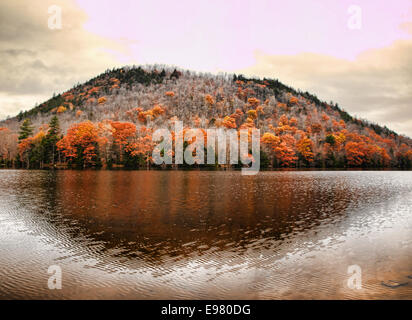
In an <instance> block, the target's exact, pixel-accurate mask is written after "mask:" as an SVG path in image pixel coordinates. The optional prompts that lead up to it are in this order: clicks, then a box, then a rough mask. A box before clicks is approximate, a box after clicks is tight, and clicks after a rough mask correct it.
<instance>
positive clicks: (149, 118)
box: [0, 66, 412, 168]
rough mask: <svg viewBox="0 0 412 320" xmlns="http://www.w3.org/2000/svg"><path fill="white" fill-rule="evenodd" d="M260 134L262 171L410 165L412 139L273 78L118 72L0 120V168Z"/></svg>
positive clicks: (71, 162) (68, 162)
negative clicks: (221, 134)
mask: <svg viewBox="0 0 412 320" xmlns="http://www.w3.org/2000/svg"><path fill="white" fill-rule="evenodd" d="M176 120H182V121H183V123H184V125H185V126H186V127H191V128H214V127H216V128H217V127H224V128H233V129H241V128H254V127H256V128H259V129H260V132H261V146H262V148H261V149H262V152H261V159H262V165H263V166H266V167H400V168H405V167H410V166H411V163H412V140H411V139H409V138H407V137H404V136H400V135H397V134H396V133H395V132H393V131H391V130H389V129H388V128H386V127H381V126H379V125H377V124H374V123H369V122H367V121H365V120H361V119H357V118H354V117H352V116H351V115H349V114H348V113H347V112H345V111H344V110H342V109H341V108H339V106H338V105H337V104H334V103H326V102H323V101H320V100H319V99H318V98H317V97H316V96H315V95H313V94H310V93H308V92H301V91H297V90H295V89H293V88H290V87H288V86H286V85H284V84H282V83H281V82H279V81H278V80H273V79H248V78H245V77H243V76H237V75H226V74H225V75H211V74H200V73H195V72H190V71H185V70H176V69H173V68H167V67H163V66H150V67H144V68H142V67H124V68H120V69H113V70H108V71H106V72H105V73H103V74H101V75H99V76H97V77H95V78H93V79H91V80H89V81H87V82H86V83H84V84H80V85H77V86H75V87H73V88H72V89H70V90H68V91H66V92H64V93H62V94H59V95H55V96H53V97H52V98H51V99H49V100H48V101H46V102H44V103H42V104H40V105H38V106H36V107H35V108H33V109H31V110H29V111H26V112H21V113H20V114H19V115H18V116H16V117H14V118H11V119H8V120H5V121H2V122H0V165H1V166H3V167H4V166H14V167H19V166H20V167H30V168H32V167H33V168H37V167H47V166H51V165H53V166H58V165H60V166H62V167H65V166H82V167H88V166H99V167H100V166H109V167H111V166H113V165H117V166H126V167H139V166H145V167H147V166H150V165H151V157H150V155H151V150H152V148H153V142H152V141H151V134H152V132H153V130H154V129H156V128H158V127H165V126H167V127H169V128H171V129H173V125H172V124H173V122H174V121H176Z"/></svg>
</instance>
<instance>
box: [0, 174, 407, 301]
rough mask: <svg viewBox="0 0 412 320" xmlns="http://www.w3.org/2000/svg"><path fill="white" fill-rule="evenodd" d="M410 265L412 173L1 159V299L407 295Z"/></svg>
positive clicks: (265, 297) (280, 297)
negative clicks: (6, 162) (53, 275)
mask: <svg viewBox="0 0 412 320" xmlns="http://www.w3.org/2000/svg"><path fill="white" fill-rule="evenodd" d="M51 265H58V266H60V267H61V269H62V273H63V282H62V289H61V290H49V289H48V286H47V281H48V278H49V277H50V274H48V273H47V270H48V268H49V266H51ZM350 265H359V266H360V267H361V270H362V289H360V290H356V289H350V288H348V285H347V280H348V278H349V276H350V275H348V267H349V266H350ZM408 276H412V172H410V171H407V172H400V171H375V172H373V171H323V172H315V171H306V172H303V171H301V172H261V173H259V174H258V175H257V176H242V175H241V174H240V172H238V171H235V172H216V171H212V172H205V171H57V172H51V171H13V170H2V171H0V298H40V299H42V298H53V299H62V298H65V299H72V298H80V299H83V298H92V299H94V298H114V299H118V298H119V299H122V298H137V299H185V298H192V299H193V298H194V299H215V298H216V299H220V298H225V299H238V298H239V299H244V298H245V299H283V298H285V299H301V298H304V299H308V298H315V299H352V298H355V299H356V298H377V299H392V298H400V299H412V279H409V278H408ZM389 280H393V281H397V282H399V283H407V284H405V285H404V286H401V287H398V288H388V287H385V286H383V285H382V284H381V282H382V281H384V282H387V281H389Z"/></svg>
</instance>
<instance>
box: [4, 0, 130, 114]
mask: <svg viewBox="0 0 412 320" xmlns="http://www.w3.org/2000/svg"><path fill="white" fill-rule="evenodd" d="M51 5H58V6H60V7H61V9H62V29H60V30H58V29H56V30H51V29H49V28H48V19H49V17H50V14H49V13H48V8H49V6H51ZM87 19H88V17H87V15H86V14H85V13H84V12H83V11H82V10H81V9H79V8H78V7H77V5H76V4H75V3H74V2H73V1H71V0H69V1H63V0H50V1H49V0H46V1H41V2H40V1H39V2H36V3H34V2H33V1H30V0H19V1H1V2H0V48H1V49H0V83H1V84H2V85H1V86H0V118H4V117H5V116H6V115H10V114H11V115H13V114H17V113H18V111H19V110H24V109H30V108H32V107H33V106H34V104H35V103H36V102H39V103H40V102H43V101H44V100H46V99H48V98H50V97H51V96H52V95H53V93H55V92H56V93H57V92H62V91H64V90H67V89H69V88H71V87H72V86H73V85H74V84H76V83H78V82H83V81H85V80H88V79H89V78H91V77H94V76H96V75H97V74H99V73H101V72H103V71H104V70H106V69H107V68H111V67H114V66H119V63H118V60H117V59H116V58H115V57H114V55H113V54H111V53H109V52H108V50H111V52H113V53H116V54H123V55H127V54H128V51H127V50H126V49H125V48H126V47H125V46H124V45H123V44H121V43H119V42H116V41H113V40H110V41H109V40H107V39H105V38H103V37H100V36H97V35H94V34H92V33H90V32H87V31H86V30H85V29H84V28H83V25H84V24H85V22H86V21H87Z"/></svg>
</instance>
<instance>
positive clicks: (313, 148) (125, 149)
mask: <svg viewBox="0 0 412 320" xmlns="http://www.w3.org/2000/svg"><path fill="white" fill-rule="evenodd" d="M251 103H256V101H251ZM256 109H257V110H255V109H251V110H249V111H248V112H247V114H246V120H245V121H244V122H243V124H242V125H240V126H239V127H237V125H236V121H237V120H238V118H241V117H243V116H244V115H243V114H242V112H241V111H240V110H238V112H237V113H236V114H234V115H231V116H227V117H225V118H224V119H223V121H222V122H221V123H214V126H215V127H217V128H219V127H220V128H226V129H246V130H250V131H251V130H252V129H254V128H256V127H255V121H256V120H257V118H258V116H259V113H260V112H262V111H261V109H259V108H256ZM153 110H154V111H153ZM153 110H150V112H144V111H140V116H138V118H139V119H140V121H141V122H142V123H141V124H140V126H136V125H135V124H134V123H132V122H119V121H110V120H106V121H102V122H99V123H92V122H90V121H86V122H81V123H77V124H74V125H72V126H71V127H70V129H69V130H68V131H67V133H66V135H63V134H62V133H61V130H60V124H59V119H58V117H57V116H54V117H53V118H52V119H51V121H50V123H49V124H48V125H46V126H42V127H41V128H40V129H39V130H38V132H37V133H35V134H34V129H33V127H32V125H31V122H30V120H29V119H26V120H24V121H23V122H22V124H21V127H20V131H19V135H18V154H17V156H16V158H15V159H5V158H4V157H1V158H0V164H1V165H2V166H3V167H15V168H26V169H43V168H91V167H94V168H109V169H110V168H115V167H125V168H134V169H137V168H151V167H156V166H155V165H154V164H153V161H152V152H153V149H154V147H155V143H154V142H153V140H152V134H153V130H154V128H151V127H150V126H146V124H147V121H150V119H152V120H153V119H154V118H155V117H163V116H164V113H165V111H164V110H163V109H161V108H160V107H155V108H153ZM323 121H324V122H327V121H329V119H328V117H327V116H326V115H323ZM296 125H297V120H296V119H294V118H290V119H289V118H287V117H286V116H285V115H282V116H281V117H280V121H279V123H278V125H277V126H276V127H275V126H271V127H270V130H269V131H267V132H264V133H263V135H262V136H261V151H260V164H261V168H310V167H312V168H345V167H346V168H348V167H349V168H355V167H357V168H388V167H398V168H411V167H412V149H411V148H410V147H408V146H407V145H406V144H402V145H401V146H400V147H399V148H398V147H397V146H396V145H395V144H394V142H393V140H390V139H382V138H381V137H380V136H378V135H377V134H376V133H374V132H373V131H372V130H370V132H369V134H370V135H371V136H372V137H373V138H374V139H376V140H373V139H372V138H371V137H370V136H364V135H359V134H357V133H353V132H349V131H348V130H346V128H345V127H346V126H345V123H344V122H343V120H342V121H341V122H339V123H334V127H335V128H334V130H332V132H327V133H326V134H325V132H323V131H324V125H322V124H317V123H315V124H311V125H310V126H308V128H307V130H306V131H303V130H301V129H299V128H298V127H297V126H296ZM188 129H189V128H185V129H184V130H183V135H184V134H185V132H186V130H188ZM204 132H205V131H204ZM172 135H173V137H174V139H173V144H174V143H175V137H176V136H177V133H175V132H173V131H172ZM322 135H323V136H324V137H325V139H324V140H323V141H321V142H319V139H317V136H322ZM205 136H206V135H205ZM314 141H317V143H315V142H314ZM190 143H191V142H190V141H189V142H187V141H185V143H184V148H186V147H187V146H188V145H189V144H190ZM205 145H206V142H205ZM380 145H383V146H380ZM385 145H386V147H385ZM388 149H389V151H388ZM173 150H174V148H173ZM227 150H229V145H228V146H227ZM194 152H195V153H196V150H195V151H194ZM207 152H208V151H207V149H206V148H205V149H204V154H205V159H206V158H207ZM173 158H174V154H173ZM173 162H174V161H173ZM205 162H206V161H205ZM199 166H208V167H219V166H220V167H231V166H230V165H218V164H217V160H216V164H215V165H214V166H213V165H212V166H211V165H196V167H199ZM161 167H163V168H167V167H169V168H170V167H176V168H177V167H178V166H176V165H174V166H170V165H169V166H161ZM180 167H188V165H186V164H183V165H180ZM232 167H233V166H232ZM234 167H239V166H234Z"/></svg>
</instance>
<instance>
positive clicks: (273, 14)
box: [0, 0, 412, 136]
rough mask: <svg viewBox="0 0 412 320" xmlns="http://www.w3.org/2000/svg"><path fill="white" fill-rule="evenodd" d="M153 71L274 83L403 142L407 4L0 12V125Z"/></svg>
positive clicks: (410, 102) (120, 6) (410, 19)
mask: <svg viewBox="0 0 412 320" xmlns="http://www.w3.org/2000/svg"><path fill="white" fill-rule="evenodd" d="M51 6H58V7H59V8H61V22H62V25H61V29H53V28H52V29H51V28H49V21H50V19H51V18H54V17H55V13H56V11H54V10H52V11H50V12H51V13H49V8H50V7H51ZM51 21H52V22H56V20H54V19H52V20H51ZM54 25H55V24H54ZM153 63H160V64H168V65H175V66H179V67H182V68H188V69H192V70H197V71H210V72H219V71H225V72H236V73H243V74H246V75H249V76H260V77H272V78H278V79H279V80H280V81H282V82H284V83H286V84H288V85H290V86H293V87H295V88H299V89H302V90H304V91H306V90H307V91H310V92H311V93H314V94H316V95H317V96H318V97H319V98H321V99H323V100H326V101H330V100H333V101H334V102H338V103H339V105H340V106H341V107H343V108H344V109H346V110H347V111H349V112H350V113H352V114H354V115H357V116H359V117H362V118H366V119H369V120H371V121H375V122H378V123H380V124H383V125H387V126H388V127H390V128H391V129H394V130H396V131H398V132H399V133H403V134H406V135H409V136H412V116H411V115H412V0H394V1H387V0H289V1H284V0H207V1H206V0H179V1H169V0H152V1H146V0H145V1H143V0H117V1H113V0H36V1H30V0H2V1H1V2H0V84H1V86H0V119H3V118H5V117H6V116H8V115H12V116H13V115H16V114H17V113H18V112H19V111H20V110H26V109H30V108H31V107H33V106H34V105H35V103H36V102H38V103H40V102H43V101H44V100H46V99H47V98H49V97H50V96H51V95H52V94H53V93H54V92H56V93H57V92H63V91H64V90H67V89H69V88H71V87H72V86H73V85H75V84H76V83H78V82H83V81H85V80H88V79H89V78H90V77H93V76H96V75H97V74H99V73H101V72H103V71H104V70H106V69H108V68H113V67H118V66H123V65H127V64H153Z"/></svg>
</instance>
